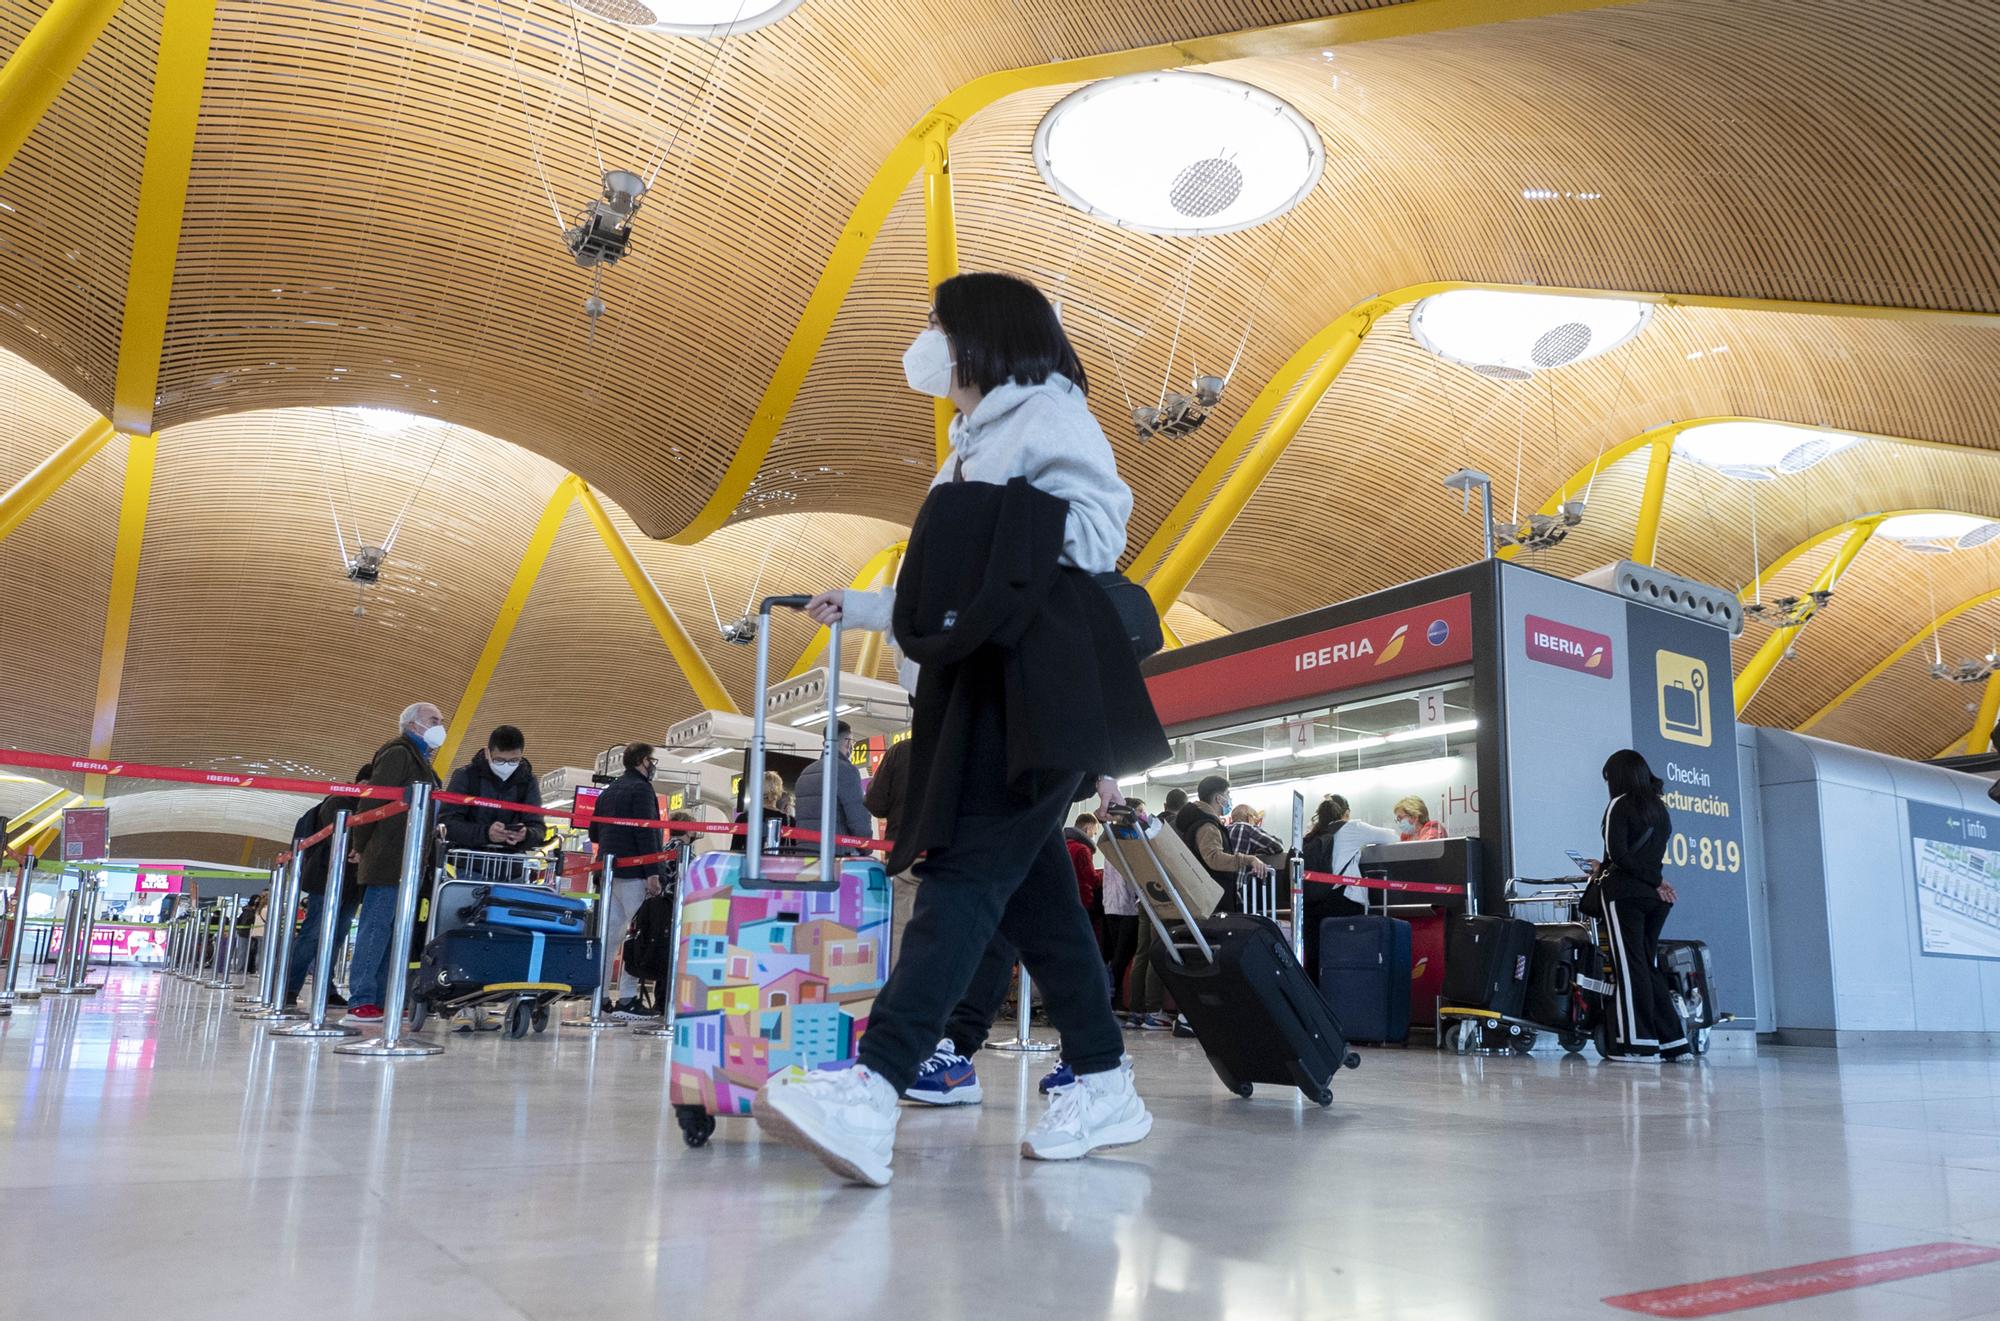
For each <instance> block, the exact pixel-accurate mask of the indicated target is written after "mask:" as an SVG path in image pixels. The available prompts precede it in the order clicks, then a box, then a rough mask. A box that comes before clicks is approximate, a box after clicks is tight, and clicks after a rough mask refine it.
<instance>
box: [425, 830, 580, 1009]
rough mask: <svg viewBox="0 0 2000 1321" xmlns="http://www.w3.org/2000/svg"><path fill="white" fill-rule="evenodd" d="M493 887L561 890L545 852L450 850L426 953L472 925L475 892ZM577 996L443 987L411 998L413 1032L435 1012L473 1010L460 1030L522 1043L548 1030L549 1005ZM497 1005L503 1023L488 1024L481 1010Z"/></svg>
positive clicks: (522, 986)
mask: <svg viewBox="0 0 2000 1321" xmlns="http://www.w3.org/2000/svg"><path fill="white" fill-rule="evenodd" d="M490 885H526V886H535V887H537V888H540V889H546V890H550V891H559V890H560V886H559V884H558V878H557V877H556V875H555V873H554V872H553V871H552V870H551V869H550V867H549V859H548V857H547V856H546V855H545V854H540V853H488V852H482V851H479V850H476V849H451V850H448V851H447V852H446V853H445V855H444V868H443V870H442V873H441V874H440V876H439V878H438V885H437V890H436V892H435V893H434V894H433V895H432V896H431V903H430V924H429V926H428V927H427V928H426V929H425V939H424V948H425V950H426V951H429V950H430V949H431V948H432V946H433V944H434V942H435V941H436V940H437V939H438V937H439V936H441V935H443V934H445V933H446V932H448V931H455V930H459V929H461V928H463V927H466V926H469V925H470V923H468V922H467V921H466V920H465V918H464V911H465V909H467V908H468V907H470V906H471V905H472V904H473V903H474V902H475V898H476V897H475V894H474V892H475V891H476V890H479V889H481V888H483V887H485V886H490ZM427 962H428V960H427ZM420 982H421V979H420ZM575 994H576V991H575V989H574V988H573V987H572V985H571V984H570V983H568V982H543V981H521V982H489V983H487V984H485V985H482V986H480V987H478V988H476V989H471V988H468V989H467V990H466V991H465V992H464V993H462V994H457V995H454V994H452V993H451V992H450V991H449V989H448V988H447V987H442V986H441V987H440V988H439V989H438V990H437V992H436V993H434V994H431V995H428V996H426V995H424V994H421V993H413V994H412V995H411V996H410V1030H411V1031H412V1032H416V1031H421V1030H422V1028H423V1026H424V1022H425V1020H426V1019H428V1018H429V1017H430V1016H431V1015H432V1014H435V1015H437V1016H438V1017H439V1018H447V1019H448V1018H452V1017H455V1016H457V1015H458V1014H461V1013H468V1012H469V1013H470V1014H471V1017H472V1021H471V1023H470V1024H468V1026H467V1028H465V1029H461V1030H469V1031H474V1032H480V1031H504V1032H505V1033H506V1034H507V1036H508V1038H509V1039H510V1040H513V1039H518V1038H521V1037H525V1036H527V1035H528V1032H529V1031H530V1030H531V1029H532V1030H533V1031H536V1032H542V1031H546V1030H547V1028H548V1026H549V1006H550V1005H551V1004H553V1003H555V1002H556V1001H557V1000H561V999H566V998H568V997H570V996H572V995H575ZM495 1005H505V1006H506V1008H505V1010H504V1011H503V1013H502V1017H501V1021H500V1023H498V1024H496V1025H492V1026H487V1025H486V1024H485V1021H484V1019H485V1016H484V1014H483V1013H481V1012H480V1011H481V1010H483V1009H485V1008H487V1007H489V1006H495Z"/></svg>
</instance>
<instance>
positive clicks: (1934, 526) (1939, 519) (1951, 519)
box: [1875, 514, 2000, 555]
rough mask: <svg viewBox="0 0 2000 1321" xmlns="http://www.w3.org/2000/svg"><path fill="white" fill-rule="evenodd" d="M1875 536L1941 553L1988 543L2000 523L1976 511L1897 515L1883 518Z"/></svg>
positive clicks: (1916, 548)
mask: <svg viewBox="0 0 2000 1321" xmlns="http://www.w3.org/2000/svg"><path fill="white" fill-rule="evenodd" d="M1875 535H1876V536H1878V537H1887V538H1888V539H1889V540H1891V541H1896V542H1901V543H1902V545H1903V546H1904V548H1905V549H1908V550H1915V551H1923V552H1926V553H1928V554H1932V555H1938V554H1944V553H1946V552H1949V551H1954V550H1970V549H1972V548H1973V547H1974V546H1983V545H1985V544H1986V543H1987V542H1989V541H1991V540H1993V538H1994V537H1996V536H2000V523H1995V522H1993V521H1992V520H1991V519H1985V518H1980V517H1979V516H1978V515H1976V514H1898V515H1896V516H1895V517H1894V518H1888V519H1884V520H1883V521H1882V523H1881V525H1880V526H1879V527H1877V528H1876V529H1875Z"/></svg>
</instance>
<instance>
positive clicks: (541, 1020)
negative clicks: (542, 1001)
mask: <svg viewBox="0 0 2000 1321" xmlns="http://www.w3.org/2000/svg"><path fill="white" fill-rule="evenodd" d="M531 1021H532V1022H533V1023H534V1025H535V1031H537V1032H546V1031H548V1030H549V1007H548V1006H547V1005H536V1006H535V1012H534V1014H533V1016H532V1019H531Z"/></svg>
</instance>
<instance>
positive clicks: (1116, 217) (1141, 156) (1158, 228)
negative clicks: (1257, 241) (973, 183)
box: [1035, 72, 1326, 234]
mask: <svg viewBox="0 0 2000 1321" xmlns="http://www.w3.org/2000/svg"><path fill="white" fill-rule="evenodd" d="M1325 164H1326V152H1325V149H1324V148H1322V147H1321V146H1320V140H1319V133H1318V132H1317V131H1316V130H1314V128H1313V126H1312V125H1311V124H1309V123H1307V122H1306V120H1305V118H1304V117H1303V116H1301V115H1300V114H1299V112H1298V111H1296V110H1294V109H1292V108H1291V107H1290V106H1288V105H1286V104H1285V103H1284V102H1283V101H1280V100H1278V99H1277V98H1276V97H1274V96H1272V95H1271V94H1270V93H1268V92H1264V91H1260V90H1258V89H1257V88H1255V87H1251V86H1250V85H1248V84H1247V83H1239V82H1231V81H1230V80H1228V79H1226V78H1217V77H1215V76H1213V75H1211V74H1206V73H1182V72H1166V73H1141V74H1133V75H1131V76H1129V77H1125V78H1111V79H1107V80H1106V81H1104V82H1100V83H1092V84H1091V85H1090V86H1088V87H1086V88H1084V89H1082V90H1081V91H1077V92H1072V93H1071V94H1070V95H1068V96H1066V97H1064V98H1063V99H1062V100H1061V101H1058V102H1057V103H1056V105H1055V107H1054V108H1053V109H1051V110H1050V111H1049V113H1048V114H1046V115H1044V116H1043V117H1042V123H1041V127H1040V128H1038V129H1036V130H1035V166H1036V168H1037V169H1039V170H1041V172H1042V178H1044V179H1046V180H1048V184H1049V187H1051V188H1053V189H1055V190H1056V192H1057V193H1059V194H1060V195H1061V196H1062V198H1063V200H1064V201H1066V202H1068V203H1069V204H1070V205H1071V206H1073V207H1075V208H1076V209H1077V210H1079V211H1082V212H1085V213H1087V214H1089V215H1093V216H1097V217H1099V218H1101V219H1103V220H1108V221H1110V222H1111V223H1112V224H1114V225H1121V226H1124V227H1125V228H1127V229H1137V230H1143V231H1145V232H1146V233H1149V234H1223V233H1228V232H1229V231H1231V230H1238V229H1248V228H1250V227H1251V226H1252V225H1260V224H1262V223H1263V222H1264V221H1266V220H1269V219H1271V218H1272V217H1274V216H1279V215H1283V214H1284V213H1285V212H1286V211H1289V210H1290V209H1291V208H1292V207H1293V206H1295V205H1296V204H1297V203H1298V201H1299V199H1300V198H1302V197H1304V196H1305V195H1306V194H1307V193H1309V192H1311V191H1312V188H1313V185H1314V184H1316V183H1318V182H1319V176H1320V171H1321V169H1323V168H1324V167H1325Z"/></svg>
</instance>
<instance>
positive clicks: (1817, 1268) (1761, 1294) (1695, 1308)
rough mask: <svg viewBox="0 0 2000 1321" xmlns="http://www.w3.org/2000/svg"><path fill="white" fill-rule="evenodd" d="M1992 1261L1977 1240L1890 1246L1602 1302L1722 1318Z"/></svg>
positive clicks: (1999, 1257)
mask: <svg viewBox="0 0 2000 1321" xmlns="http://www.w3.org/2000/svg"><path fill="white" fill-rule="evenodd" d="M1989 1261H2000V1248H1989V1247H1983V1246H1981V1245H1979V1244H1977V1243H1924V1244H1920V1245H1919V1246H1917V1247H1913V1248H1892V1249H1890V1250H1889V1251H1887V1252H1869V1253H1864V1254H1862V1255H1861V1256H1859V1257H1835V1258H1834V1259H1833V1260H1831V1261H1815V1262H1808V1263H1807V1264H1806V1265H1803V1266H1786V1267H1784V1268H1782V1269H1780V1270H1775V1271H1758V1272H1757V1273H1756V1274H1754V1275H1731V1276H1727V1277H1725V1278H1723V1279H1720V1280H1703V1281H1702V1282H1701V1283H1699V1284H1677V1285H1675V1286H1674V1287H1672V1288H1670V1289H1648V1290H1646V1291H1645V1292H1644V1293H1626V1294H1619V1295H1618V1296H1617V1297H1615V1298H1606V1299H1605V1300H1604V1301H1605V1302H1606V1303H1609V1304H1610V1305H1611V1306H1613V1307H1622V1308H1624V1309H1625V1310H1626V1311H1628V1312H1643V1313H1645V1314H1646V1315H1647V1316H1718V1315H1720V1314H1721V1313H1723V1312H1740V1311H1742V1310H1744V1309H1745V1308H1748V1307H1765V1306H1768V1305H1769V1304H1771V1303H1788V1302H1791V1301H1792V1300H1794V1299H1797V1298H1813V1297H1817V1296H1818V1295H1820V1294H1823V1293H1839V1292H1840V1291H1842V1290H1843V1289H1859V1288H1861V1287H1862V1286H1863V1285H1866V1284H1881V1283H1883V1282H1885V1281H1888V1280H1907V1279H1909V1278H1910V1277H1911V1276H1913V1275H1935V1274H1937V1273H1938V1272H1939V1271H1952V1270H1957V1269H1958V1268H1959V1267H1961V1266H1977V1265H1980V1264H1981V1263H1983V1262H1989Z"/></svg>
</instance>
